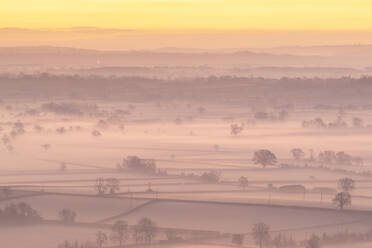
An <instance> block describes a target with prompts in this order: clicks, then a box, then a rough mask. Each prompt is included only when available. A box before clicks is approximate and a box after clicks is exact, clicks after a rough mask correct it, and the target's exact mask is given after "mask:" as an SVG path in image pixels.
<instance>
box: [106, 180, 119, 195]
mask: <svg viewBox="0 0 372 248" xmlns="http://www.w3.org/2000/svg"><path fill="white" fill-rule="evenodd" d="M106 187H107V188H108V189H109V191H110V194H115V193H116V192H117V191H119V190H120V181H119V180H118V179H116V178H107V179H106Z"/></svg>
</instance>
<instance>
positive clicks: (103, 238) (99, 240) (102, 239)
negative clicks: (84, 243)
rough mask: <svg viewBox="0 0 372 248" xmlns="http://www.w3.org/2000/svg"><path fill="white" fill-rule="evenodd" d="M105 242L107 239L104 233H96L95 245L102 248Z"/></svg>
mask: <svg viewBox="0 0 372 248" xmlns="http://www.w3.org/2000/svg"><path fill="white" fill-rule="evenodd" d="M107 240H108V238H107V235H106V233H104V232H102V231H98V232H97V233H96V243H97V246H98V248H102V246H103V244H105V243H106V242H107Z"/></svg>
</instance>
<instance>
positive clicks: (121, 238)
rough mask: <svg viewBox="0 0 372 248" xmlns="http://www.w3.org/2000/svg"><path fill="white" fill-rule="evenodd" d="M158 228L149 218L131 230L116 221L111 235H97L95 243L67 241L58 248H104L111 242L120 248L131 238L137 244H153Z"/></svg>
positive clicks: (126, 225)
mask: <svg viewBox="0 0 372 248" xmlns="http://www.w3.org/2000/svg"><path fill="white" fill-rule="evenodd" d="M157 232H158V228H157V225H156V223H155V222H154V221H153V220H151V219H149V218H142V219H140V220H139V221H138V222H137V224H136V225H135V226H134V227H133V228H130V227H129V225H128V222H126V221H124V220H118V221H116V222H115V223H114V224H113V225H112V227H111V233H109V234H107V233H105V232H103V231H98V232H97V233H96V238H95V242H85V243H80V244H79V242H77V241H75V242H69V241H65V242H63V243H61V244H60V245H58V248H97V247H98V248H102V247H103V246H104V245H106V244H107V243H108V242H109V241H110V240H111V242H113V243H115V244H117V245H118V246H119V247H120V248H121V247H124V245H125V243H126V242H127V241H128V240H129V239H130V238H131V239H132V240H133V241H134V242H135V243H136V244H141V243H143V244H151V243H152V242H153V240H154V238H155V237H156V234H157Z"/></svg>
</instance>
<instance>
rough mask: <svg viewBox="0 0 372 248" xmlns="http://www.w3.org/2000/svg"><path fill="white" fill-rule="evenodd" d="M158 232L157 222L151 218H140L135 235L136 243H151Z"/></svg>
mask: <svg viewBox="0 0 372 248" xmlns="http://www.w3.org/2000/svg"><path fill="white" fill-rule="evenodd" d="M156 232H157V227H156V224H155V222H153V221H152V220H151V219H149V218H143V219H141V220H139V221H138V223H137V225H136V226H135V228H134V233H133V235H134V239H135V240H136V243H138V242H145V243H147V244H150V243H151V242H152V240H153V239H154V237H155V235H156Z"/></svg>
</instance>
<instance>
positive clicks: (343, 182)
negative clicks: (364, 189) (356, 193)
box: [338, 177, 355, 192]
mask: <svg viewBox="0 0 372 248" xmlns="http://www.w3.org/2000/svg"><path fill="white" fill-rule="evenodd" d="M338 187H339V188H340V189H341V190H342V191H344V192H350V191H353V190H354V189H355V181H354V180H353V179H351V178H349V177H344V178H341V179H339V180H338Z"/></svg>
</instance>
